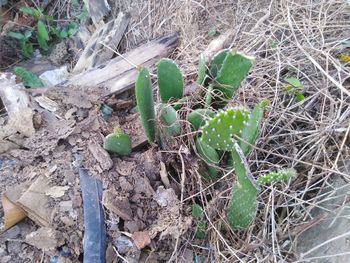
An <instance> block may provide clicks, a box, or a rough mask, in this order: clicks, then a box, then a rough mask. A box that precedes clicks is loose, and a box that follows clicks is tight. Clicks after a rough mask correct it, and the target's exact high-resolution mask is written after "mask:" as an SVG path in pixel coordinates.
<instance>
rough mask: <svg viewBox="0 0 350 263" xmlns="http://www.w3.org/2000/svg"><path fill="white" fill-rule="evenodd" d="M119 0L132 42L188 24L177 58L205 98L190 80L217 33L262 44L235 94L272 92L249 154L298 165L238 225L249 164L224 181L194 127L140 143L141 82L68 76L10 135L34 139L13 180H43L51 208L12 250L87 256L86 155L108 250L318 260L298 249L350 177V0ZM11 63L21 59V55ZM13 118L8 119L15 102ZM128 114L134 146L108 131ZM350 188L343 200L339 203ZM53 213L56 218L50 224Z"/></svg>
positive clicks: (11, 242)
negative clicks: (210, 173)
mask: <svg viewBox="0 0 350 263" xmlns="http://www.w3.org/2000/svg"><path fill="white" fill-rule="evenodd" d="M57 2H61V1H57ZM111 6H112V11H111V12H110V15H109V16H108V18H106V20H110V19H113V18H114V17H116V14H117V12H118V11H120V10H122V11H125V12H129V13H130V16H131V20H130V24H129V26H128V28H127V30H126V32H125V34H124V36H123V38H122V41H121V44H120V46H119V48H118V51H119V52H120V53H124V52H127V51H129V50H132V49H134V48H135V47H137V46H139V45H141V44H143V43H146V42H148V41H150V40H152V39H154V38H156V37H159V36H162V35H163V34H166V33H171V32H178V34H179V45H178V47H177V48H176V50H175V51H174V52H173V54H171V58H173V59H174V60H175V61H176V62H177V63H178V64H179V66H180V67H181V69H182V71H183V74H184V79H185V83H186V87H187V89H188V91H187V92H189V93H190V94H191V95H192V96H193V98H195V97H196V95H197V93H199V92H200V90H195V91H192V89H190V88H189V87H193V85H192V84H193V83H194V82H195V80H196V76H197V64H198V57H199V55H200V54H201V53H203V52H205V50H206V49H207V47H208V45H209V44H210V43H212V44H211V45H213V44H214V45H215V43H216V45H219V48H217V49H221V48H236V49H237V50H239V51H241V52H243V53H245V54H249V55H251V56H254V57H255V65H254V67H253V69H252V71H251V73H250V74H249V76H248V78H247V79H246V80H245V81H244V82H243V84H242V87H241V88H240V89H239V92H238V94H237V95H236V96H235V98H234V100H233V101H232V102H230V105H233V106H235V105H245V106H248V107H251V106H252V105H254V104H255V103H256V102H258V101H259V100H260V99H262V98H267V99H269V101H270V105H269V107H268V109H267V111H266V112H265V116H264V120H263V124H262V128H261V131H260V134H259V138H258V141H257V144H256V146H255V147H254V149H253V152H252V153H251V154H250V156H249V160H248V161H249V164H250V165H251V171H252V173H253V175H254V176H256V177H257V176H259V175H262V174H264V173H266V172H267V171H271V170H276V169H278V168H281V167H283V168H284V167H293V168H294V169H296V171H297V173H298V177H297V178H296V179H295V180H291V181H289V182H288V183H280V184H274V185H271V186H267V187H264V188H263V189H262V192H261V194H260V195H259V207H258V213H257V216H256V218H255V219H254V221H253V222H252V224H251V226H250V227H249V228H248V229H247V230H245V231H243V230H242V231H233V230H232V229H231V228H230V227H229V225H228V223H227V221H226V219H225V213H226V212H225V211H226V208H227V203H228V200H229V195H230V190H231V188H232V184H233V182H234V180H235V179H234V178H235V176H234V174H232V173H231V174H225V175H224V176H222V177H220V178H219V179H218V180H217V181H216V182H214V183H213V182H207V181H206V180H204V179H203V178H201V177H200V176H199V175H198V173H197V172H196V170H197V168H198V163H197V158H196V156H195V153H194V152H193V150H192V145H193V136H192V137H191V135H189V136H187V137H186V138H188V139H183V138H184V137H185V136H178V137H177V138H171V139H170V140H169V141H168V142H165V146H163V149H160V147H159V146H158V145H149V144H147V143H142V144H140V142H143V141H144V134H143V130H142V126H141V124H140V119H139V114H138V113H135V112H134V106H135V102H134V100H135V99H134V94H133V92H132V91H131V92H124V93H123V94H120V95H118V96H110V97H107V98H100V97H97V96H96V94H95V93H94V89H98V88H99V87H76V86H69V87H55V88H54V89H51V90H49V91H47V92H46V93H45V96H46V97H47V98H49V99H51V100H52V101H54V102H56V105H57V110H56V111H55V113H54V114H53V113H50V112H49V111H45V110H43V109H42V108H41V107H40V105H38V103H36V102H35V100H34V99H32V101H31V104H30V105H31V107H33V108H34V109H35V115H34V127H35V133H34V135H32V136H30V137H26V136H23V135H20V134H17V135H16V136H12V137H11V138H7V140H9V141H11V142H12V143H15V144H17V145H21V147H16V149H10V150H8V151H6V152H4V153H2V154H1V155H0V193H1V194H3V193H5V192H6V191H9V190H11V189H14V188H16V187H17V188H18V187H19V186H23V184H26V183H28V182H30V183H33V182H35V183H36V188H35V189H34V190H35V191H34V192H35V193H37V194H38V195H40V196H41V197H42V196H45V198H44V200H45V201H43V202H44V204H41V203H40V204H37V205H36V206H35V205H33V209H34V208H35V209H38V211H39V210H40V213H41V220H42V222H43V224H42V225H41V226H39V225H38V224H37V223H35V222H37V221H35V220H34V219H33V218H31V219H29V218H26V219H24V220H23V221H21V222H20V223H18V224H17V225H15V226H14V227H12V228H11V229H9V230H7V231H6V232H4V233H3V234H0V262H4V263H5V262H82V255H83V246H82V238H83V234H84V224H83V205H82V196H81V189H80V180H79V175H78V170H77V163H78V166H80V167H84V168H86V169H87V170H88V172H89V175H91V176H94V177H95V178H98V179H100V180H101V181H102V187H103V201H102V203H103V206H104V214H105V223H106V226H107V239H108V240H107V245H108V248H107V257H106V262H310V261H308V258H307V257H304V258H303V261H298V260H299V258H300V255H299V252H298V250H297V249H296V247H295V240H296V239H295V238H296V237H299V236H300V235H302V234H303V233H304V232H305V231H306V230H307V229H309V228H310V227H311V226H313V225H315V224H317V222H319V221H317V220H316V221H315V216H314V215H313V213H312V212H311V211H312V209H314V208H315V207H317V208H318V209H320V210H321V211H327V212H329V211H330V209H329V208H328V207H326V206H324V205H323V203H322V202H321V203H318V202H319V200H320V199H319V195H321V194H320V193H322V191H323V190H324V188H326V187H329V185H332V180H333V179H332V178H334V176H338V177H340V178H342V180H343V181H344V184H347V183H348V182H349V174H348V172H347V171H344V170H341V169H340V167H341V166H343V165H344V164H347V163H348V162H349V161H348V160H349V153H350V152H349V150H350V149H349V131H350V122H349V120H350V116H349V115H350V107H349V103H350V100H349V94H350V64H349V62H347V63H346V62H343V61H342V60H341V59H340V57H341V55H342V54H343V55H344V54H345V55H349V54H350V25H349V21H350V4H349V2H348V1H345V0H335V1H322V0H319V1H298V0H287V1H282V0H281V1H276V0H271V1H244V0H240V1H233V0H231V1H229V0H224V1H207V0H200V1H187V0H184V1H172V2H171V1H153V0H152V1H123V0H120V1H115V4H114V5H111ZM67 12H68V11H67ZM215 39H222V41H217V42H215V41H214V40H215ZM213 41H214V42H213ZM11 52H12V51H11ZM0 54H2V55H3V53H0ZM6 54H7V55H6V56H3V57H6V59H7V60H6V64H7V66H9V65H12V63H13V62H14V61H13V60H12V59H11V56H15V55H14V54H13V55H9V54H10V51H9V52H8V53H6ZM4 61H5V60H2V61H1V62H2V63H3V62H4ZM74 62H75V61H74V60H73V61H71V63H74ZM1 68H2V70H3V71H5V70H8V71H11V67H10V66H9V67H6V66H5V67H4V65H1ZM286 77H296V78H298V79H299V80H300V82H301V83H302V93H303V94H304V96H305V99H304V100H303V101H302V102H296V100H295V98H294V96H293V94H290V93H288V92H287V91H286V90H285V78H286ZM31 96H32V98H33V97H34V96H33V94H32V95H31ZM155 98H158V94H155ZM103 103H105V104H107V105H109V106H110V107H111V108H113V110H114V111H113V113H112V115H111V116H110V117H109V118H103V116H102V115H101V113H100V106H101V104H103ZM187 114H188V112H187V111H186V108H185V109H183V110H182V111H181V116H182V118H183V119H184V120H186V116H187ZM0 121H1V124H2V125H4V124H5V123H6V114H2V115H0ZM114 127H121V129H122V130H124V131H125V132H127V133H129V134H130V135H131V137H132V141H133V146H135V147H134V149H133V152H132V154H131V156H128V157H117V156H114V155H109V154H107V153H106V151H105V150H104V149H103V148H102V145H103V138H104V137H105V136H106V135H107V134H109V133H111V132H112V131H113V128H114ZM183 130H184V132H183V134H182V135H188V133H189V131H190V129H189V126H188V124H187V123H186V122H185V121H184V122H183ZM1 152H2V151H1ZM57 187H58V188H57ZM337 187H338V188H339V187H342V186H337ZM337 187H334V188H333V190H331V192H330V193H329V194H330V196H332V193H333V192H334V193H335V192H336V191H337ZM327 189H328V188H327ZM36 191H37V192H36ZM332 191H333V192H332ZM32 192H33V191H32ZM38 200H39V199H38ZM40 200H42V199H40ZM27 201H28V200H27ZM23 202H25V200H23ZM30 202H31V201H29V203H30ZM347 202H348V199H345V200H343V202H341V203H340V204H339V206H338V207H337V208H334V207H333V208H332V210H331V211H330V212H329V213H332V214H333V213H334V214H336V213H337V211H338V210H336V209H340V208H344V207H347V206H348V204H347ZM193 203H199V204H200V205H201V206H202V208H203V211H204V215H205V219H206V221H207V228H206V231H205V232H206V235H205V238H204V239H198V238H196V237H195V232H196V220H195V218H193V217H192V212H191V206H192V204H193ZM0 207H1V209H0V215H1V217H4V212H3V208H2V206H0ZM346 216H348V215H345V217H346ZM320 221H322V218H321V219H320ZM46 223H47V226H50V229H53V230H54V232H47V231H49V230H47V229H46V228H45V227H47V226H46V225H45V224H46ZM40 231H42V232H40ZM50 231H51V230H50ZM344 232H345V230H344ZM33 233H34V234H33ZM135 233H138V234H139V235H141V236H143V237H145V238H146V239H147V238H148V239H150V241H149V242H146V243H147V246H146V247H145V248H141V249H140V248H139V247H138V246H137V245H136V243H137V241H135ZM132 234H134V236H132ZM37 237H39V238H37ZM325 240H327V237H325ZM50 242H53V244H52V245H51V246H50V244H51V243H50ZM44 243H46V244H44ZM310 249H312V248H310ZM303 253H304V254H305V255H307V254H308V252H307V251H303ZM315 257H316V259H317V256H314V257H313V259H312V260H315ZM326 257H329V258H334V257H336V256H334V255H331V254H328V255H326ZM311 262H312V261H311Z"/></svg>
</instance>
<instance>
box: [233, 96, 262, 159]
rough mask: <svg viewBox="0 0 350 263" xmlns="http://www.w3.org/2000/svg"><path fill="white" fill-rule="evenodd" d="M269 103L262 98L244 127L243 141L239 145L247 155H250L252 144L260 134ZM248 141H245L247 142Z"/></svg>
mask: <svg viewBox="0 0 350 263" xmlns="http://www.w3.org/2000/svg"><path fill="white" fill-rule="evenodd" d="M268 104H269V101H268V100H262V101H260V102H259V103H258V104H256V105H255V107H254V109H253V110H252V112H251V114H250V115H249V118H248V121H247V125H245V126H244V127H243V130H242V134H241V138H242V139H243V141H239V146H240V147H241V149H242V151H243V152H244V154H245V155H248V154H249V152H250V150H251V146H250V145H249V144H251V145H253V144H254V143H255V140H256V137H257V136H258V132H259V127H260V122H261V119H262V117H263V114H264V109H265V108H266V106H267V105H268ZM244 141H245V142H248V143H249V144H248V143H245V142H244Z"/></svg>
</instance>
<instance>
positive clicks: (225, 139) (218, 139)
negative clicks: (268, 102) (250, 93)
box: [201, 108, 248, 151]
mask: <svg viewBox="0 0 350 263" xmlns="http://www.w3.org/2000/svg"><path fill="white" fill-rule="evenodd" d="M247 120H248V110H246V109H245V108H230V109H227V110H225V111H220V112H218V113H217V115H216V116H215V117H213V118H211V119H210V120H208V121H207V123H206V124H205V125H204V126H203V127H202V128H201V132H202V139H203V141H204V142H205V143H206V144H208V145H210V146H211V147H213V148H215V149H217V150H222V151H231V150H232V149H233V146H234V142H235V140H234V139H233V135H237V136H240V135H241V133H242V129H243V128H244V126H245V125H246V123H247Z"/></svg>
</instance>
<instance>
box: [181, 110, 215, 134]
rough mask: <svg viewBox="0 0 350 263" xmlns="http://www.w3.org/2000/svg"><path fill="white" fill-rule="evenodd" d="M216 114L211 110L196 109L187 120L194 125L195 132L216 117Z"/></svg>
mask: <svg viewBox="0 0 350 263" xmlns="http://www.w3.org/2000/svg"><path fill="white" fill-rule="evenodd" d="M214 115H215V112H213V111H212V110H209V109H196V110H194V111H192V112H191V113H190V114H188V116H187V120H188V121H189V122H190V123H191V124H192V127H193V128H194V130H196V131H197V130H198V129H199V128H200V127H202V126H203V125H204V124H205V121H206V120H208V119H209V118H211V117H214Z"/></svg>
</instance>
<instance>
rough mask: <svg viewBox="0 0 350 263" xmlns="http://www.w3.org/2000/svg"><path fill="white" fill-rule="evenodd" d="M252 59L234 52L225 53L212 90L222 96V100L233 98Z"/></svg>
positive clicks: (251, 63) (250, 65)
mask: <svg viewBox="0 0 350 263" xmlns="http://www.w3.org/2000/svg"><path fill="white" fill-rule="evenodd" d="M253 62H254V58H252V57H248V56H245V55H243V54H241V53H238V52H237V51H235V50H231V51H230V52H228V53H227V55H226V58H225V60H224V62H223V64H222V67H221V68H220V70H219V72H218V75H217V78H216V79H215V87H214V90H215V91H216V92H217V91H219V92H221V93H222V94H223V98H222V99H223V100H229V99H231V98H232V97H233V95H234V93H235V92H236V90H237V89H238V88H239V86H240V85H241V82H242V81H243V79H244V78H245V77H246V76H247V74H248V72H249V70H250V68H251V67H252V65H253Z"/></svg>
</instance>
